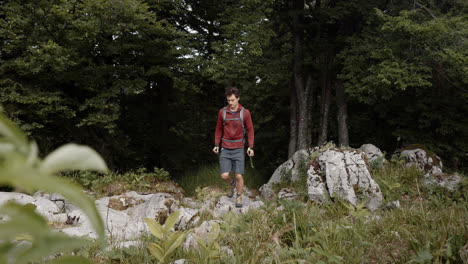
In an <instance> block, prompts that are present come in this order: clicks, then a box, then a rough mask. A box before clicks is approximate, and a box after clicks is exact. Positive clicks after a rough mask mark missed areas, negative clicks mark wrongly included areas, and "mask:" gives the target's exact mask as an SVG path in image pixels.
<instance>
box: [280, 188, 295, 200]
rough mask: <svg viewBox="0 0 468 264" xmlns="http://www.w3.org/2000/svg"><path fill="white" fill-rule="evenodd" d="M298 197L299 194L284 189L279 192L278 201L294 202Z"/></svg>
mask: <svg viewBox="0 0 468 264" xmlns="http://www.w3.org/2000/svg"><path fill="white" fill-rule="evenodd" d="M297 196H298V195H297V193H296V192H294V191H293V190H291V189H289V188H283V189H281V190H280V191H279V192H278V199H285V200H294V199H295V198H296V197H297Z"/></svg>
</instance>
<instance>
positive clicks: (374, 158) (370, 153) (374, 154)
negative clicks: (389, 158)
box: [359, 144, 386, 165]
mask: <svg viewBox="0 0 468 264" xmlns="http://www.w3.org/2000/svg"><path fill="white" fill-rule="evenodd" d="M359 149H360V150H361V151H363V152H364V153H365V155H366V157H367V160H368V161H369V163H370V164H377V163H380V162H379V161H381V164H383V163H385V162H386V160H385V157H384V154H383V153H382V151H381V150H380V149H379V148H378V147H376V146H374V145H372V144H364V145H362V146H361V147H360V148H359ZM381 164H379V165H381Z"/></svg>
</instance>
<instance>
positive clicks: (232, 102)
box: [226, 94, 239, 109]
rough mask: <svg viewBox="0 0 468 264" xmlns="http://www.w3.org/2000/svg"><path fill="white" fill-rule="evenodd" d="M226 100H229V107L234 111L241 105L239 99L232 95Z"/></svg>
mask: <svg viewBox="0 0 468 264" xmlns="http://www.w3.org/2000/svg"><path fill="white" fill-rule="evenodd" d="M226 99H227V102H228V104H229V106H230V107H231V108H233V109H235V108H236V107H237V105H238V104H239V97H236V96H235V95H233V94H231V95H230V96H227V97H226Z"/></svg>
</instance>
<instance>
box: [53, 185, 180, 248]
mask: <svg viewBox="0 0 468 264" xmlns="http://www.w3.org/2000/svg"><path fill="white" fill-rule="evenodd" d="M112 201H122V205H124V206H128V204H127V201H139V202H137V203H135V204H133V205H132V206H129V207H127V208H126V209H125V210H120V209H122V208H119V210H116V209H113V208H109V205H111V202H112ZM95 203H96V207H97V209H98V212H99V214H100V215H101V217H102V219H103V220H104V224H105V225H106V231H107V235H108V236H110V237H112V238H114V239H116V240H118V241H123V240H131V239H136V238H138V237H140V236H141V235H142V234H143V233H146V232H148V231H149V230H148V228H147V227H146V224H145V222H144V219H145V218H152V219H157V220H161V221H165V219H166V218H167V217H168V216H169V215H170V214H171V213H173V212H175V211H176V210H178V209H179V208H178V206H177V202H176V201H175V199H174V198H173V197H172V196H171V195H170V194H167V193H157V194H147V195H140V194H137V193H136V192H129V193H126V194H123V195H117V196H112V197H104V198H101V199H99V200H96V202H95ZM69 215H70V216H74V217H80V221H79V222H78V223H76V225H75V226H71V227H68V228H65V229H62V230H61V231H62V232H64V233H66V234H69V235H75V236H89V237H91V238H96V233H95V232H94V230H93V229H92V227H91V224H90V222H89V220H88V218H87V217H86V215H84V214H83V212H82V211H81V210H75V211H73V212H70V213H69Z"/></svg>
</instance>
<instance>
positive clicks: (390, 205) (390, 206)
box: [384, 200, 401, 210]
mask: <svg viewBox="0 0 468 264" xmlns="http://www.w3.org/2000/svg"><path fill="white" fill-rule="evenodd" d="M400 208H401V205H400V201H398V200H397V201H393V202H390V203H388V204H386V205H385V206H384V209H387V210H392V209H400Z"/></svg>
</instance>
